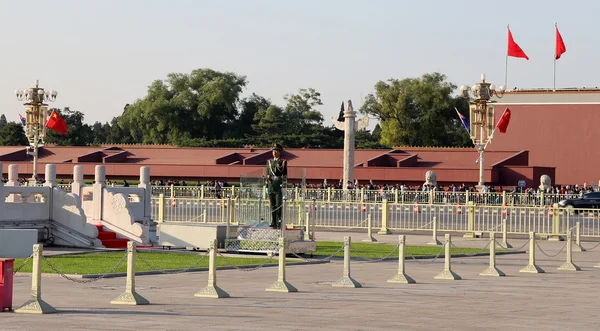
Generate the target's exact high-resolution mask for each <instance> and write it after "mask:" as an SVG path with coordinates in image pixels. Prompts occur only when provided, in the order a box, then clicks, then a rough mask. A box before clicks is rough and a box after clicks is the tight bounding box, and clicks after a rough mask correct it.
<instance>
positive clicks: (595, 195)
mask: <svg viewBox="0 0 600 331" xmlns="http://www.w3.org/2000/svg"><path fill="white" fill-rule="evenodd" d="M558 205H559V206H561V207H563V208H578V209H594V208H600V192H592V193H586V194H584V195H583V196H582V197H581V198H574V199H566V200H562V201H560V202H559V203H558Z"/></svg>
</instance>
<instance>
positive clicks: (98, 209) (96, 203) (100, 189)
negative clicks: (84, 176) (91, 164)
mask: <svg viewBox="0 0 600 331" xmlns="http://www.w3.org/2000/svg"><path fill="white" fill-rule="evenodd" d="M105 187H106V168H104V166H103V165H97V166H96V171H95V176H94V185H93V192H94V193H93V194H94V200H93V202H92V206H93V208H92V220H95V221H100V220H102V199H103V198H104V197H103V195H104V188H105Z"/></svg>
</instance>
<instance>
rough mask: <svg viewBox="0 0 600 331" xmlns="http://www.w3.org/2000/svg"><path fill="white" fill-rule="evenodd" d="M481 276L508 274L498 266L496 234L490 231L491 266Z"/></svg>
mask: <svg viewBox="0 0 600 331" xmlns="http://www.w3.org/2000/svg"><path fill="white" fill-rule="evenodd" d="M479 275H480V276H496V277H501V276H506V275H505V274H504V273H503V272H502V271H500V270H499V269H498V268H496V234H495V233H494V232H490V266H489V267H488V268H487V269H485V270H484V271H483V272H482V273H480V274H479Z"/></svg>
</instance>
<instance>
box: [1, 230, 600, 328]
mask: <svg viewBox="0 0 600 331" xmlns="http://www.w3.org/2000/svg"><path fill="white" fill-rule="evenodd" d="M317 235H318V239H321V240H341V239H342V238H343V236H344V235H352V236H353V241H358V240H362V239H364V237H365V234H364V233H347V232H346V233H334V232H318V233H317ZM376 238H377V239H379V240H380V241H382V242H383V241H390V242H395V240H396V239H397V236H395V235H390V236H379V235H376ZM408 241H409V243H410V244H422V243H424V242H427V241H429V237H427V236H416V235H411V236H409V239H408ZM511 243H512V244H513V246H515V247H519V246H521V245H523V244H524V243H525V241H524V240H521V239H514V240H513V241H512V242H511ZM455 244H456V245H457V246H463V247H464V246H469V247H481V248H483V247H484V246H485V244H486V239H474V240H465V239H462V238H458V237H457V238H456V240H455ZM584 244H585V245H584V247H588V248H590V247H593V246H594V245H595V243H592V242H588V243H584ZM540 245H541V247H542V248H543V249H544V250H545V251H546V252H547V253H549V254H556V253H557V252H558V251H559V250H560V249H561V248H562V247H563V246H564V242H547V241H542V242H540ZM537 256H538V265H539V266H540V267H542V268H543V269H544V270H546V273H545V274H524V273H520V272H519V270H520V269H521V268H523V267H524V266H525V265H527V260H528V255H527V254H512V255H503V256H498V259H497V264H498V267H499V269H501V270H502V271H504V272H505V273H506V274H507V277H502V278H496V277H484V276H479V273H480V272H481V271H483V270H484V269H486V268H487V264H488V257H467V258H457V259H454V260H453V264H452V265H453V270H454V271H455V272H456V273H458V274H459V275H460V276H461V277H462V278H463V280H459V281H447V280H435V279H434V278H433V277H434V276H435V275H437V274H438V273H439V272H441V271H442V270H443V262H444V261H443V258H440V259H438V260H437V261H435V262H434V263H430V264H421V263H428V262H429V261H427V260H424V261H420V262H417V261H412V260H411V261H408V262H407V274H408V275H409V276H411V277H413V278H414V279H415V280H416V281H417V284H410V285H405V284H390V283H387V282H386V280H387V279H388V278H390V277H392V276H393V275H395V274H396V272H397V262H395V261H385V262H378V263H353V264H352V276H353V278H355V279H356V280H357V281H359V282H361V283H362V284H363V286H364V287H363V288H357V289H353V288H333V287H331V283H332V282H333V281H335V280H336V279H338V278H339V277H340V276H341V275H342V263H341V262H340V261H334V262H331V263H327V264H319V265H302V266H290V267H288V269H287V280H288V281H289V282H290V283H291V284H292V285H294V286H295V287H297V288H298V289H299V292H298V293H272V292H265V291H264V289H265V288H266V287H267V286H269V285H270V284H271V283H273V282H274V281H275V280H276V278H277V269H276V268H263V269H260V270H257V271H253V272H242V271H238V270H224V271H220V272H219V273H218V279H219V280H218V284H219V286H220V287H221V288H223V289H224V290H225V291H227V292H228V293H229V294H230V295H231V296H232V297H231V298H228V299H204V298H196V297H194V296H193V294H194V293H195V292H197V291H198V290H200V289H201V288H203V287H204V286H205V285H206V277H207V274H206V272H195V273H186V274H180V275H156V276H140V277H137V278H136V282H137V290H138V292H139V293H140V294H141V295H143V296H144V297H145V298H147V299H148V300H149V301H150V302H151V305H148V306H115V305H111V304H110V301H111V300H112V299H114V298H115V297H116V296H118V295H119V294H120V293H121V292H122V291H123V290H124V286H125V279H124V278H111V279H103V280H101V281H99V282H97V283H91V284H76V283H72V282H69V281H67V280H65V279H62V278H54V277H53V278H43V298H44V300H46V302H48V303H50V304H51V305H53V306H54V307H55V308H56V309H58V310H59V314H55V315H42V316H32V315H22V314H14V313H0V316H1V319H0V321H1V323H2V325H1V326H0V329H2V330H265V329H266V330H427V331H430V330H435V329H444V330H486V331H487V330H502V331H506V330H598V329H600V324H599V322H598V318H599V316H598V315H599V314H598V308H597V305H598V304H597V302H598V301H597V300H598V295H597V293H598V291H597V287H598V280H599V279H600V269H596V268H593V266H595V265H598V263H599V262H600V247H597V248H595V249H594V250H592V251H588V252H575V253H574V262H575V263H576V264H578V265H579V266H581V267H582V269H583V271H580V272H570V271H558V270H557V269H556V268H557V267H558V266H560V265H561V264H562V263H563V262H564V258H565V255H564V252H563V253H561V254H559V255H558V256H557V257H553V258H550V257H546V256H545V255H543V254H542V253H541V252H539V251H538V252H537ZM30 284H31V283H30V277H28V276H18V277H16V278H15V289H14V290H15V294H14V302H15V304H16V306H18V305H20V304H22V303H24V302H25V301H26V300H27V299H28V296H29V291H30Z"/></svg>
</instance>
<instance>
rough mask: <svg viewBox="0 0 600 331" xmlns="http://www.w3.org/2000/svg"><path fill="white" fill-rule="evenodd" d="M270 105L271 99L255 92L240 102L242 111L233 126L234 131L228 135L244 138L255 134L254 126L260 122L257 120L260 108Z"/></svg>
mask: <svg viewBox="0 0 600 331" xmlns="http://www.w3.org/2000/svg"><path fill="white" fill-rule="evenodd" d="M269 106H271V101H270V100H268V99H266V98H264V97H261V96H259V95H257V94H255V93H252V95H251V96H250V97H248V98H244V99H243V100H242V101H241V102H240V112H239V115H238V117H237V119H236V121H235V123H234V125H233V126H232V130H231V131H232V132H230V133H229V134H227V136H231V137H235V138H240V139H243V138H247V137H251V136H253V135H255V133H256V132H255V131H254V126H255V125H256V124H258V123H257V122H256V121H255V117H256V114H257V113H258V112H259V111H260V110H266V109H267V108H269Z"/></svg>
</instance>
